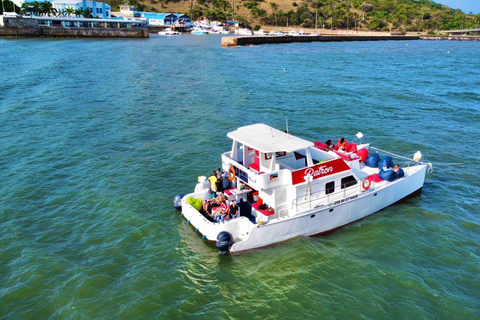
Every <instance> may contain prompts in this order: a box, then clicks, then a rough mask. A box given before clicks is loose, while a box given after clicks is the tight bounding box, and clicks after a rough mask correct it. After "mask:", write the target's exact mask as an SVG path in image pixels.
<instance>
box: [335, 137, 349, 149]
mask: <svg viewBox="0 0 480 320" xmlns="http://www.w3.org/2000/svg"><path fill="white" fill-rule="evenodd" d="M346 145H347V140H345V138H341V139H340V140H338V144H337V150H340V148H341V147H343V148H344V149H345V147H346Z"/></svg>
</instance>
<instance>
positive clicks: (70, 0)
mask: <svg viewBox="0 0 480 320" xmlns="http://www.w3.org/2000/svg"><path fill="white" fill-rule="evenodd" d="M13 1H14V3H15V4H16V5H17V6H19V7H21V6H22V5H23V3H25V2H26V3H33V2H37V3H42V2H46V0H13ZM49 2H50V3H52V7H53V8H55V9H56V10H57V11H58V12H65V10H67V9H68V8H71V9H74V10H76V9H82V10H86V9H87V8H88V9H89V10H90V13H91V14H92V17H94V18H101V19H110V18H111V17H112V15H111V12H112V7H111V6H110V5H108V4H106V3H105V2H97V1H87V0H82V1H79V0H52V1H49Z"/></svg>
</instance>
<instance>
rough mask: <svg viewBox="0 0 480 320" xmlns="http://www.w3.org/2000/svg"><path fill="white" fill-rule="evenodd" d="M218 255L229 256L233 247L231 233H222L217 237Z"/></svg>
mask: <svg viewBox="0 0 480 320" xmlns="http://www.w3.org/2000/svg"><path fill="white" fill-rule="evenodd" d="M216 245H217V248H218V254H227V253H228V252H229V251H230V247H231V246H232V245H233V236H232V234H231V233H230V232H227V231H222V232H220V233H219V234H218V236H217V243H216Z"/></svg>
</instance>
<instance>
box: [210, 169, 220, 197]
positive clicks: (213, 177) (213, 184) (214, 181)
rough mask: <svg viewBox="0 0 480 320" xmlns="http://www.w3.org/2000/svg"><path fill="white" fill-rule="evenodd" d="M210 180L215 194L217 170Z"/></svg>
mask: <svg viewBox="0 0 480 320" xmlns="http://www.w3.org/2000/svg"><path fill="white" fill-rule="evenodd" d="M208 180H209V181H210V189H212V191H213V192H217V181H218V178H217V173H216V172H215V170H213V173H212V175H211V176H210V177H208Z"/></svg>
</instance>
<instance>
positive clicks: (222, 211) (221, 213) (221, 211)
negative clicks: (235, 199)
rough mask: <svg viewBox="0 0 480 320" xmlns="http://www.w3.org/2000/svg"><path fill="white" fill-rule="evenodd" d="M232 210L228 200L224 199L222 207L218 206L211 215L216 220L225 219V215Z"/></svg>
mask: <svg viewBox="0 0 480 320" xmlns="http://www.w3.org/2000/svg"><path fill="white" fill-rule="evenodd" d="M229 212H230V207H229V206H228V204H227V202H226V201H224V202H223V203H222V204H221V205H220V207H218V208H217V209H216V210H215V212H213V213H212V214H211V215H210V217H212V218H213V219H214V220H215V221H216V222H220V221H223V219H225V217H226V216H227V215H228V213H229Z"/></svg>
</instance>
